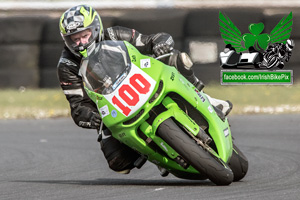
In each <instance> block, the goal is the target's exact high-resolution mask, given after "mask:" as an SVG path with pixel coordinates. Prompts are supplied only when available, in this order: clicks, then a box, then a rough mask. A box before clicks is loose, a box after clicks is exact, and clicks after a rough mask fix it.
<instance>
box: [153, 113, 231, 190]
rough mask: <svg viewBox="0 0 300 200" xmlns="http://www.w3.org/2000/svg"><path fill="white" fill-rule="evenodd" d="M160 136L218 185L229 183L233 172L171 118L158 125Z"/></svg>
mask: <svg viewBox="0 0 300 200" xmlns="http://www.w3.org/2000/svg"><path fill="white" fill-rule="evenodd" d="M157 131H158V134H159V136H160V137H161V138H162V139H163V140H164V141H166V142H167V143H168V144H169V145H170V146H171V147H172V148H173V149H174V150H175V151H176V152H177V153H178V154H180V155H181V156H182V157H183V158H184V159H185V160H186V161H187V162H188V163H189V164H190V165H192V166H193V167H194V168H195V169H196V170H198V171H199V172H200V173H201V174H205V175H206V176H207V177H208V178H209V179H210V180H211V181H212V182H213V183H215V184H216V185H229V184H230V183H232V181H233V173H232V171H231V169H230V168H229V167H228V166H227V165H226V163H224V162H222V161H221V162H220V160H216V159H215V158H213V157H212V156H211V155H210V154H209V153H208V152H207V151H205V150H204V149H202V147H201V146H199V145H198V144H197V143H196V141H195V140H193V139H192V138H190V137H189V136H188V135H187V134H186V133H185V132H183V131H182V130H181V129H180V128H179V127H178V126H177V124H176V123H175V122H174V121H173V120H172V119H171V118H169V119H167V120H165V121H164V122H163V123H162V124H161V125H160V126H159V127H158V130H157Z"/></svg>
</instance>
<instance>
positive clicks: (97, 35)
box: [59, 5, 103, 57]
mask: <svg viewBox="0 0 300 200" xmlns="http://www.w3.org/2000/svg"><path fill="white" fill-rule="evenodd" d="M59 29H60V34H61V36H62V38H63V40H64V42H65V44H66V46H67V47H68V49H69V50H70V51H71V52H72V53H73V54H75V55H77V56H83V57H87V56H88V55H90V54H91V53H92V52H93V51H94V49H95V46H96V43H97V42H99V41H101V40H102V39H103V25H102V21H101V18H100V16H99V14H98V13H97V11H96V10H94V9H93V8H92V7H91V6H87V5H78V6H74V7H72V8H70V9H68V10H67V11H65V12H64V13H63V14H62V16H61V18H60V21H59ZM85 30H90V32H91V36H90V37H89V39H88V42H87V43H85V44H82V43H81V42H80V43H79V44H77V43H76V42H75V41H73V40H72V38H71V36H72V35H74V34H76V33H79V32H82V31H85Z"/></svg>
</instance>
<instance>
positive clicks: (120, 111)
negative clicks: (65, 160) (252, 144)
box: [80, 41, 248, 185]
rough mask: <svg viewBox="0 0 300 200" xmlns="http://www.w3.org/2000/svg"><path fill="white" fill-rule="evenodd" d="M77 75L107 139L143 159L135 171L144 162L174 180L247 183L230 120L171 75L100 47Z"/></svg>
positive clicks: (123, 45)
mask: <svg viewBox="0 0 300 200" xmlns="http://www.w3.org/2000/svg"><path fill="white" fill-rule="evenodd" d="M80 74H81V76H82V79H83V82H84V87H85V90H86V92H87V94H88V95H89V97H90V98H91V99H92V100H93V101H94V102H95V104H96V105H97V107H98V110H99V113H100V115H101V118H102V122H103V123H104V124H105V126H106V127H107V128H108V129H109V130H110V131H111V132H112V136H113V137H115V138H116V139H118V140H119V141H121V142H122V143H124V144H126V145H127V146H129V147H131V148H132V149H134V150H135V151H137V152H138V153H139V154H140V155H141V158H140V159H138V160H137V162H136V163H135V165H136V167H137V168H140V167H141V166H142V165H143V163H144V162H145V161H146V160H148V161H150V162H152V163H154V164H155V165H157V166H158V167H160V168H164V169H166V170H167V172H169V173H172V174H173V175H175V176H176V177H179V178H183V179H193V180H204V179H210V180H211V181H212V182H213V183H215V184H216V185H229V184H230V183H232V181H238V180H240V179H242V178H243V177H244V176H245V175H246V173H247V170H248V161H247V158H246V157H245V156H244V155H243V153H242V152H241V151H240V150H239V149H238V148H237V147H236V146H235V145H234V144H233V141H232V137H231V131H230V126H229V124H228V120H227V118H226V117H225V116H224V115H223V113H222V112H220V110H218V109H217V108H215V107H214V106H212V105H211V104H210V102H209V101H208V99H207V97H206V95H205V94H204V93H203V92H202V91H198V90H197V89H196V88H195V87H194V86H193V85H192V84H191V83H190V82H189V81H187V80H186V79H185V78H184V76H182V75H181V74H180V73H179V72H178V71H177V69H176V68H175V67H172V66H168V65H165V64H164V63H162V62H160V61H159V60H157V59H155V58H153V57H150V56H146V55H143V54H141V53H140V52H139V51H138V50H137V49H136V48H135V47H134V46H132V45H131V44H130V43H128V42H123V41H103V42H100V43H99V44H97V45H96V47H95V50H94V51H93V53H92V54H91V55H90V56H88V57H87V58H85V59H83V61H82V64H81V68H80ZM101 128H102V126H101ZM100 133H101V131H100Z"/></svg>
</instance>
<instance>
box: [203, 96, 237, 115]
mask: <svg viewBox="0 0 300 200" xmlns="http://www.w3.org/2000/svg"><path fill="white" fill-rule="evenodd" d="M205 95H206V97H207V98H208V100H209V102H210V103H211V104H212V105H213V106H215V107H217V108H218V109H220V110H221V111H222V113H223V114H224V115H225V116H227V115H228V114H229V113H230V111H231V110H232V107H233V104H232V103H231V102H230V101H228V100H226V101H224V100H220V99H215V98H212V97H210V96H209V95H208V94H205Z"/></svg>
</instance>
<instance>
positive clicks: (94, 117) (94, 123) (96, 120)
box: [79, 112, 101, 129]
mask: <svg viewBox="0 0 300 200" xmlns="http://www.w3.org/2000/svg"><path fill="white" fill-rule="evenodd" d="M100 124H101V117H100V115H99V113H96V112H92V114H91V117H90V121H89V122H84V121H80V122H79V126H80V127H82V128H91V129H99V127H100Z"/></svg>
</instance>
